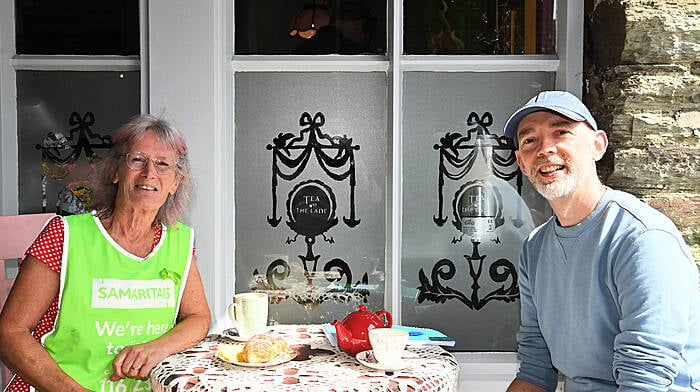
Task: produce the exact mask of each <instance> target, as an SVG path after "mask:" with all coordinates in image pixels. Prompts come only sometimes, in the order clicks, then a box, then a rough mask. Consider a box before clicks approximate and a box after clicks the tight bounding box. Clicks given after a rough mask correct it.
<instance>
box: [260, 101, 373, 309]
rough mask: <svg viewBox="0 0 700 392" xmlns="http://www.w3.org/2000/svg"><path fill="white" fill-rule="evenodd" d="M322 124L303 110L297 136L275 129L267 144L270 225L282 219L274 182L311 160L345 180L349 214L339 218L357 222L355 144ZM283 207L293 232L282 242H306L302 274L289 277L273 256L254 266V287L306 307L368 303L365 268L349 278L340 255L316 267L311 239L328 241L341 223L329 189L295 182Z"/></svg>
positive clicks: (288, 178) (320, 115) (289, 178)
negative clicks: (324, 129) (264, 265)
mask: <svg viewBox="0 0 700 392" xmlns="http://www.w3.org/2000/svg"><path fill="white" fill-rule="evenodd" d="M324 124H325V117H324V115H323V113H321V112H317V113H316V114H315V115H314V116H313V118H312V117H311V115H310V114H309V113H306V112H305V113H303V114H302V115H301V117H300V119H299V125H301V126H302V127H303V128H302V129H301V131H300V132H299V135H295V134H293V133H279V134H278V135H277V137H275V138H274V139H273V140H272V144H268V145H267V149H268V150H270V151H271V152H272V214H271V215H268V217H267V222H268V224H269V225H270V226H271V227H273V228H274V227H277V226H278V225H279V223H280V222H281V221H282V217H281V216H279V215H278V211H277V188H278V185H279V181H288V182H293V181H296V180H297V178H298V177H299V176H300V175H301V174H302V173H304V171H305V170H306V169H307V168H308V167H309V164H310V162H312V158H314V160H315V162H316V163H317V164H318V167H320V168H321V169H322V171H323V173H325V174H326V175H327V176H328V178H329V179H330V180H332V181H334V183H345V182H347V184H348V193H349V196H348V199H349V206H348V212H349V215H347V216H343V219H342V222H343V223H344V224H345V225H346V226H347V227H349V228H354V227H356V226H357V225H359V224H360V219H359V218H358V217H356V215H355V186H356V182H355V151H357V150H359V149H360V146H359V145H356V144H353V140H352V138H348V137H347V136H345V135H343V136H331V135H328V134H324V133H323V132H322V131H321V127H322V126H323V125H324ZM285 207H286V215H287V220H286V222H285V223H286V224H287V226H288V227H289V229H291V230H292V231H293V232H294V233H295V234H294V236H293V237H288V238H287V240H286V244H289V245H290V244H293V243H295V242H296V241H297V239H298V238H299V237H302V238H303V239H304V243H305V244H306V252H305V254H300V255H298V257H299V260H300V261H301V268H302V270H301V274H300V275H303V276H298V277H296V279H294V277H293V276H292V275H293V274H294V271H295V269H294V268H293V267H292V266H291V265H290V264H289V262H288V261H287V260H284V259H276V260H273V261H272V262H271V263H270V264H269V265H268V267H267V270H266V272H265V274H264V275H262V274H260V273H259V272H258V270H257V269H256V270H255V271H254V272H253V275H254V281H255V289H257V290H263V291H266V292H267V293H268V295H269V296H270V297H271V298H272V299H273V300H275V301H278V302H279V301H282V300H285V299H292V300H294V301H296V302H297V303H300V304H302V305H304V306H305V307H307V308H313V307H315V306H317V305H319V304H320V303H322V302H324V301H327V300H334V301H339V302H349V301H351V300H355V301H358V300H359V301H363V302H367V297H368V296H369V290H368V289H367V288H366V287H367V283H368V274H367V273H366V272H365V273H364V274H363V275H362V278H361V279H360V280H359V281H357V282H353V276H352V271H351V268H350V266H349V265H348V263H347V262H346V261H344V260H343V259H342V258H339V257H334V258H332V259H331V260H328V261H327V262H325V263H324V264H323V270H322V271H318V267H319V261H320V259H321V256H320V255H317V254H315V253H314V244H316V239H317V237H319V236H320V237H321V238H322V239H323V240H324V241H326V242H327V243H329V244H333V243H334V240H333V237H332V236H330V235H329V234H328V231H329V230H330V229H331V228H333V227H335V226H337V225H338V224H339V223H340V221H339V219H338V217H337V216H336V210H337V207H338V206H337V203H336V196H335V193H334V190H333V188H332V187H331V186H329V185H328V184H326V183H325V182H324V181H322V180H320V179H311V180H306V181H301V182H298V183H296V184H295V185H294V186H293V188H292V190H291V191H290V192H289V194H288V196H287V201H286V203H285ZM318 280H325V281H326V284H323V285H320V284H319V283H318V282H317V281H318ZM328 282H330V283H331V284H330V285H329V284H327V283H328Z"/></svg>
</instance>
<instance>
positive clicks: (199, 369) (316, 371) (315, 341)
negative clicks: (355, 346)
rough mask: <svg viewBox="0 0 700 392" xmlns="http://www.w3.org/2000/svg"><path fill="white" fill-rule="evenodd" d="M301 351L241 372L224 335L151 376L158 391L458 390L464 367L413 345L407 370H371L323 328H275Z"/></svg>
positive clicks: (451, 358)
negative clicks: (220, 349) (225, 349)
mask: <svg viewBox="0 0 700 392" xmlns="http://www.w3.org/2000/svg"><path fill="white" fill-rule="evenodd" d="M271 333H273V334H278V335H280V336H282V337H284V339H285V340H286V341H287V342H288V343H289V345H290V346H292V348H293V349H294V350H295V351H297V353H298V355H297V357H296V358H294V359H293V360H291V361H290V362H287V363H283V364H280V365H277V366H272V367H263V368H249V367H240V366H237V365H234V364H231V363H228V362H225V361H223V360H221V359H219V358H218V357H217V355H216V348H217V345H218V344H220V343H234V342H233V341H232V340H231V338H229V337H227V336H225V335H218V334H213V335H209V336H207V338H206V339H205V340H204V341H202V342H201V343H200V344H198V345H197V346H195V347H193V348H191V349H189V350H185V351H183V352H181V353H177V354H174V355H171V356H170V357H168V358H166V359H164V360H163V361H162V362H161V363H160V364H159V365H158V366H156V367H155V368H154V369H153V371H152V372H151V386H152V387H153V390H154V391H167V392H177V391H208V392H209V391H211V392H213V391H216V392H224V391H226V392H231V391H275V392H277V391H279V392H287V391H304V392H306V391H335V392H343V391H456V390H457V380H458V379H459V364H458V363H457V361H456V360H455V358H454V356H453V355H452V354H450V353H449V352H447V351H445V350H444V349H442V348H441V347H439V346H431V345H424V346H419V345H410V346H408V347H407V348H406V353H405V355H404V356H405V357H409V359H407V361H410V362H411V365H410V366H409V367H407V368H406V369H403V370H399V371H394V372H385V371H381V370H375V369H371V368H368V367H366V366H364V365H362V364H360V363H359V362H358V361H357V360H356V359H355V358H354V357H352V356H350V355H348V354H346V353H345V352H343V351H342V350H340V349H339V348H337V347H333V346H331V344H330V343H329V342H328V339H327V338H326V336H325V334H324V333H323V329H322V327H321V326H320V325H278V326H273V327H271Z"/></svg>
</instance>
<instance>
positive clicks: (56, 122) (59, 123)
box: [17, 71, 140, 214]
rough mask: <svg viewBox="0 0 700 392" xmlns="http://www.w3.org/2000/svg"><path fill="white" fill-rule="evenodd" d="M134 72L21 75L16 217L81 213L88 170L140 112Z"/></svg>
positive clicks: (58, 72) (35, 73)
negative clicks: (17, 205)
mask: <svg viewBox="0 0 700 392" xmlns="http://www.w3.org/2000/svg"><path fill="white" fill-rule="evenodd" d="M139 86H140V82H139V73H138V72H66V71H51V72H46V71H19V72H17V92H18V97H17V101H18V105H17V106H18V107H17V112H18V114H17V115H18V120H17V123H18V135H17V140H18V143H19V146H18V154H19V212H20V213H21V214H27V213H37V212H44V211H45V212H59V213H61V214H70V213H75V212H81V211H82V209H83V208H85V204H84V201H87V200H89V199H90V184H89V182H88V181H87V175H88V169H89V164H90V163H91V162H93V161H94V160H95V159H99V157H100V156H101V155H103V154H104V153H105V152H106V148H108V146H109V141H110V139H109V136H111V134H112V133H113V132H114V131H116V130H117V128H118V127H119V126H121V125H122V124H123V123H125V122H126V121H127V120H128V119H129V118H130V117H131V116H134V115H136V114H138V113H139V112H140V103H139V101H140V100H139V95H140V87H139Z"/></svg>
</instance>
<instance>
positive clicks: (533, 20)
mask: <svg viewBox="0 0 700 392" xmlns="http://www.w3.org/2000/svg"><path fill="white" fill-rule="evenodd" d="M404 24H405V25H404V30H405V31H404V54H439V55H440V54H446V55H449V54H464V55H469V54H471V55H478V54H481V55H487V54H500V55H508V54H554V53H555V44H556V42H555V36H556V33H555V15H554V0H496V1H492V0H404Z"/></svg>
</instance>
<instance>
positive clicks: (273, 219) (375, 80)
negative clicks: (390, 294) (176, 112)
mask: <svg viewBox="0 0 700 392" xmlns="http://www.w3.org/2000/svg"><path fill="white" fill-rule="evenodd" d="M235 83H236V96H235V99H236V112H235V123H236V125H235V128H236V135H235V140H236V143H235V144H236V147H235V155H236V159H235V176H236V178H235V199H234V200H235V206H236V212H235V213H236V236H235V238H236V244H235V249H236V259H235V263H236V267H235V271H236V291H237V292H242V291H250V290H253V289H255V290H259V291H265V292H267V293H268V294H269V295H270V297H272V298H273V299H274V302H275V303H274V304H272V305H271V306H270V319H271V322H273V323H276V322H279V323H310V322H330V321H333V320H334V319H342V318H343V317H344V316H345V315H346V314H347V313H349V312H350V311H353V310H356V309H357V306H358V305H360V304H366V305H367V308H368V310H372V311H377V310H380V309H383V302H384V301H383V296H384V252H385V241H386V238H385V232H386V182H387V169H386V159H387V158H386V148H387V147H386V145H387V131H386V129H387V125H386V124H387V119H386V113H387V78H386V75H385V74H384V73H275V74H270V73H238V74H236V76H235Z"/></svg>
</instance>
